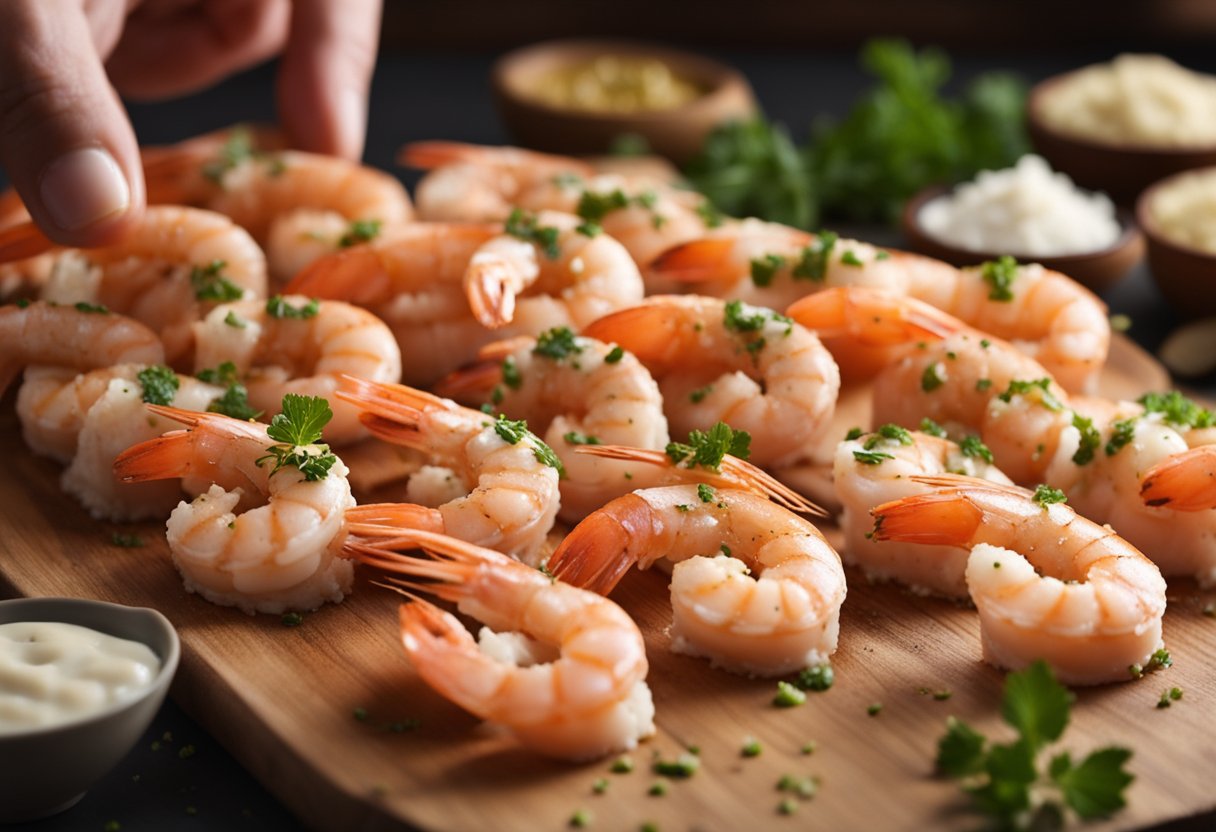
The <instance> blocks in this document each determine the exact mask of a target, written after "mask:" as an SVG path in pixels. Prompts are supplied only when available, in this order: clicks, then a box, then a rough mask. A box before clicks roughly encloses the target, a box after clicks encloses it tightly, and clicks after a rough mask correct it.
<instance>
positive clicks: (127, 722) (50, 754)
mask: <svg viewBox="0 0 1216 832" xmlns="http://www.w3.org/2000/svg"><path fill="white" fill-rule="evenodd" d="M18 621H58V622H63V623H66V624H77V625H79V626H81V627H89V628H91V629H94V630H98V631H100V632H103V633H107V634H109V635H112V636H117V637H118V638H125V639H130V640H132V641H139V642H142V643H144V644H146V645H148V647H150V648H152V652H153V653H155V654H156V655H157V656H158V657H159V658H160V660H161V666H160V672H159V673H157V674H156V678H155V679H154V680H153V682H152V684H151V685H150V686H149V687H148V688H147V690H145V691H144V692H143V693H142V694H141V695H140V696H139V697H138V698H136V699H133V700H131V701H129V702H122V703H119V704H115V705H113V706H111V707H109V708H107V709H105V710H103V711H101V712H100V713H97V714H94V715H92V716H88V717H83V718H80V719H76V720H73V721H71V722H66V723H63V724H61V725H53V726H49V727H45V728H31V729H29V730H27V731H19V732H14V733H7V734H0V760H2V761H4V765H3V769H4V775H3V776H2V777H0V823H18V822H21V821H29V820H35V819H37V818H41V817H46V816H47V815H53V814H55V813H56V812H61V811H63V810H64V809H67V808H69V807H70V806H72V805H73V804H75V803H76V801H78V800H80V798H81V797H83V796H84V793H85V791H86V790H87V789H88V788H89V786H91V785H93V783H95V782H96V781H97V780H98V779H99V778H101V777H102V775H104V774H106V773H107V772H108V771H109V770H110V769H111V768H113V767H114V766H115V764H117V763H118V761H119V760H121V759H122V758H123V757H124V756H126V754H127V752H128V751H130V750H131V747H132V746H134V745H135V743H136V741H137V740H138V739H139V738H140V736H141V735H142V734H143V732H144V729H146V728H147V727H148V725H149V724H150V723H151V722H152V718H153V717H154V716H156V712H157V710H158V709H159V708H160V705H161V702H163V701H164V699H165V694H166V693H167V692H168V691H169V683H170V681H172V679H173V674H174V672H176V670H177V662H178V659H179V658H180V656H181V644H180V642H179V641H178V638H177V632H176V631H175V630H174V629H173V625H172V624H170V623H169V620H168V619H167V618H165V617H164V616H163V615H161V614H160V613H159V612H157V611H156V610H151V609H144V608H140V607H126V606H122V605H120V604H107V603H105V602H102V601H87V600H84V599H80V598H20V599H15V600H11V601H0V624H8V623H12V622H18Z"/></svg>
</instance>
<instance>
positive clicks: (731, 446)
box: [666, 422, 752, 471]
mask: <svg viewBox="0 0 1216 832" xmlns="http://www.w3.org/2000/svg"><path fill="white" fill-rule="evenodd" d="M751 441H752V437H751V434H750V433H748V432H747V431H742V430H733V429H732V428H731V426H730V425H728V424H726V423H725V422H718V423H717V424H716V425H714V426H713V427H712V428H710V429H709V430H708V431H700V430H694V431H690V432H689V434H688V441H687V442H668V443H667V448H666V452H667V456H668V457H669V458H670V459H671V461H672V462H674V463H675V464H676V465H680V466H682V467H684V468H696V467H697V466H698V465H699V466H701V467H702V468H708V469H709V470H710V471H717V470H718V467H719V466H720V465H721V464H722V459H723V457H725V456H726V455H727V454H730V455H731V456H735V457H738V458H739V459H747V458H748V456H749V455H750V454H751Z"/></svg>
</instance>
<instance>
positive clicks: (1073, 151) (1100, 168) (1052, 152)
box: [1026, 70, 1216, 208]
mask: <svg viewBox="0 0 1216 832" xmlns="http://www.w3.org/2000/svg"><path fill="white" fill-rule="evenodd" d="M1077 71H1080V70H1077ZM1073 74H1074V73H1065V74H1063V75H1056V76H1053V77H1051V78H1048V79H1047V80H1045V81H1042V82H1040V83H1039V84H1037V85H1035V86H1034V88H1032V89H1031V91H1030V95H1029V97H1028V99H1027V104H1026V127H1027V131H1028V132H1029V134H1030V142H1031V144H1032V145H1033V146H1034V149H1035V152H1037V153H1038V154H1039V155H1040V156H1042V157H1043V158H1044V159H1046V160H1047V161H1048V162H1050V163H1051V166H1052V167H1053V168H1054V169H1055V170H1058V171H1062V172H1064V173H1066V174H1068V175H1069V176H1070V177H1072V180H1073V181H1074V182H1076V183H1077V184H1078V185H1080V186H1081V187H1083V188H1089V189H1090V190H1095V191H1105V192H1106V193H1108V194H1110V196H1111V198H1112V199H1113V200H1114V201H1115V202H1116V203H1118V204H1119V205H1121V206H1123V207H1128V208H1130V207H1131V206H1132V205H1133V204H1134V203H1135V201H1136V197H1138V196H1139V195H1140V192H1141V191H1143V190H1144V189H1145V188H1147V187H1148V186H1149V185H1151V184H1152V183H1153V182H1156V181H1157V180H1159V179H1161V178H1162V177H1165V176H1169V175H1170V174H1173V173H1178V172H1179V171H1183V170H1188V169H1190V168H1198V167H1206V166H1208V165H1216V145H1212V146H1210V147H1207V146H1205V147H1154V146H1150V145H1137V144H1131V143H1127V142H1096V141H1093V140H1090V139H1085V138H1081V137H1078V136H1072V135H1068V134H1067V133H1062V132H1060V131H1059V130H1057V129H1055V128H1054V127H1052V126H1051V125H1050V124H1048V123H1047V122H1046V121H1045V120H1044V118H1043V114H1042V102H1043V99H1044V97H1046V96H1050V95H1051V93H1052V91H1053V90H1054V89H1056V88H1057V87H1059V86H1060V85H1061V84H1063V83H1066V82H1067V81H1068V80H1069V78H1070V76H1072V75H1073Z"/></svg>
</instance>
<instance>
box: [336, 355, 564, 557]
mask: <svg viewBox="0 0 1216 832" xmlns="http://www.w3.org/2000/svg"><path fill="white" fill-rule="evenodd" d="M337 396H338V398H339V399H343V400H345V401H347V402H350V403H351V404H353V405H355V406H356V407H357V408H359V409H360V410H362V411H364V413H363V415H362V416H361V417H360V418H361V420H362V421H363V424H364V425H365V426H367V428H368V430H370V431H371V433H372V435H373V436H376V437H379V438H380V439H383V440H385V441H387V442H392V443H394V444H397V445H405V446H407V447H410V448H414V449H416V450H419V451H422V452H424V453H425V454H426V455H427V456H428V457H430V458H431V459H433V460H434V461H436V462H438V463H439V464H440V465H443V466H444V467H446V468H449V469H451V472H452V475H453V476H454V477H455V478H456V479H457V480H458V481H459V482H460V483H461V484H463V485H467V486H469V488H470V489H471V490H470V491H469V492H468V493H467V494H465V495H463V496H459V497H456V498H455V499H447V500H446V502H443V503H442V505H439V506H438V508H428V507H426V506H425V505H419V503H430V504H433V503H434V502H436V500H435V499H434V497H435V495H433V494H428V493H420V492H422V489H421V488H420V487H418V485H417V484H416V483H414V481H413V480H411V482H410V486H412V488H411V489H410V490H409V491H407V493H406V496H407V498H408V499H410V500H411V501H412V503H406V504H401V505H396V504H383V505H376V504H373V505H364V506H359V507H358V508H357V509H355V510H354V511H352V512H351V513H350V515H349V519H350V521H351V523H352V529H356V528H357V526H358V524H376V523H379V524H388V525H394V526H402V527H403V528H411V529H422V530H424V531H433V532H438V533H442V534H449V535H452V536H455V537H459V538H461V539H462V540H467V541H469V542H470V543H474V544H476V545H479V546H492V547H494V548H495V549H497V550H499V551H502V552H506V553H507V554H509V555H511V556H512V557H515V558H518V559H520V560H522V561H524V562H525V563H529V564H532V565H535V564H536V563H539V562H540V561H541V560H542V559H543V556H544V552H543V547H544V545H545V542H546V540H545V538H546V535H547V534H548V533H549V530H550V529H551V528H552V527H553V520H554V518H555V517H556V516H557V510H558V507H559V504H560V500H561V496H560V492H559V490H558V484H557V480H558V466H560V464H561V463H560V462H559V461H558V460H557V458H556V457H554V456H552V451H551V450H550V449H549V448H548V446H547V445H545V444H544V443H543V442H542V441H541V440H540V439H538V438H537V437H536V436H535V435H534V434H532V433H531V432H529V431H528V430H527V427H526V426H525V425H524V424H523V423H522V422H510V421H507V420H503V419H502V418H501V417H500V418H499V420H497V421H495V420H493V419H491V418H489V417H487V416H486V414H484V413H482V412H481V411H479V410H470V409H468V408H465V407H461V406H460V405H458V404H456V403H455V402H452V401H448V400H447V399H441V398H439V397H438V396H433V395H431V394H430V393H424V392H423V391H421V390H414V389H412V388H410V387H405V386H403V385H399V384H382V383H378V382H372V381H366V380H364V379H357V378H354V377H352V376H345V377H344V389H341V390H339V391H338V393H337ZM439 496H440V497H441V499H444V498H447V497H448V496H449V493H443V494H441V495H439Z"/></svg>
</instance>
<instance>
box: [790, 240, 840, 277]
mask: <svg viewBox="0 0 1216 832" xmlns="http://www.w3.org/2000/svg"><path fill="white" fill-rule="evenodd" d="M839 239H840V235H839V234H837V233H835V232H834V231H819V232H818V233H816V234H815V239H814V240H813V241H811V243H810V245H807V246H804V247H803V249H802V253H801V255H799V258H798V262H797V264H795V266H794V268H793V270H792V271H791V272H790V273H791V274H792V275H793V276H794V277H795V278H802V279H804V280H813V281H815V282H816V283H822V282H823V279H824V278H825V277H827V273H828V261H829V259H830V258H831V256H832V249H833V248H834V247H835V245H836V241H837V240H839Z"/></svg>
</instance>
